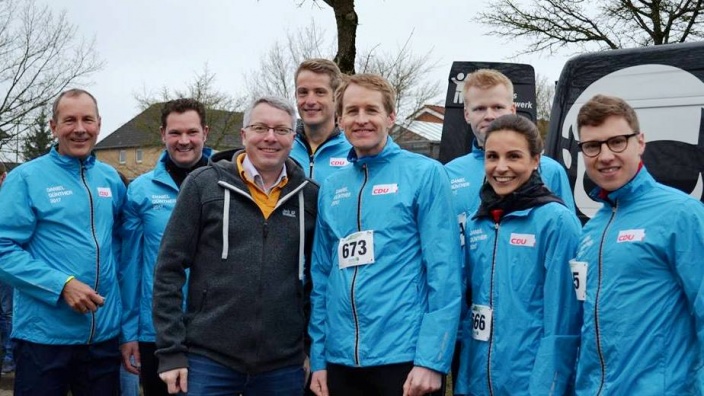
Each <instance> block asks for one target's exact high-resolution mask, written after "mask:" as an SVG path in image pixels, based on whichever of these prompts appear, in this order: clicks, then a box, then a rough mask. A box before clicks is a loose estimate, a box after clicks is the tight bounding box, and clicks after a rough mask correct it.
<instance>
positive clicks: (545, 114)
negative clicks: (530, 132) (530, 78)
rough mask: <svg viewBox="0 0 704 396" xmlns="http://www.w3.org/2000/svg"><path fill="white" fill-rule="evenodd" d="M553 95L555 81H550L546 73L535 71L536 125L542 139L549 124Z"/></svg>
mask: <svg viewBox="0 0 704 396" xmlns="http://www.w3.org/2000/svg"><path fill="white" fill-rule="evenodd" d="M554 97H555V83H554V82H552V81H550V80H549V79H548V77H547V76H546V75H543V74H540V73H537V75H536V79H535V100H536V102H537V103H536V110H537V112H538V120H537V123H536V124H537V125H538V129H539V130H540V135H541V136H542V137H543V139H544V138H545V137H546V136H547V133H548V126H549V124H550V112H551V111H552V101H553V98H554Z"/></svg>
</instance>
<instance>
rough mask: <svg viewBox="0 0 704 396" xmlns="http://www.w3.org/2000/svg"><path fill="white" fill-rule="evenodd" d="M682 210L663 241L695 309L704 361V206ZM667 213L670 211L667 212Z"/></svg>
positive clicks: (690, 203)
mask: <svg viewBox="0 0 704 396" xmlns="http://www.w3.org/2000/svg"><path fill="white" fill-rule="evenodd" d="M676 205H678V208H677V209H678V210H676V211H675V213H674V214H673V217H672V221H673V222H674V225H673V226H672V228H671V230H672V234H671V235H670V238H669V240H666V241H660V243H662V244H664V246H665V247H664V248H665V249H668V258H669V259H670V262H671V264H672V265H673V267H674V271H675V273H676V276H677V279H678V280H679V283H680V284H681V285H682V291H683V292H684V294H685V296H686V298H687V301H688V302H689V304H690V307H691V310H692V316H693V318H694V325H695V328H696V332H697V340H698V341H699V345H698V347H699V359H700V360H702V359H704V262H703V261H702V252H704V204H702V203H701V202H699V201H694V200H687V201H686V203H684V204H683V203H680V202H677V203H676ZM664 210H667V209H664ZM695 375H696V380H695V384H696V385H697V387H698V388H697V389H704V367H701V365H700V368H699V369H698V370H697V372H696V374H695Z"/></svg>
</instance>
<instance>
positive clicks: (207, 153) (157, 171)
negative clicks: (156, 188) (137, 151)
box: [154, 147, 213, 190]
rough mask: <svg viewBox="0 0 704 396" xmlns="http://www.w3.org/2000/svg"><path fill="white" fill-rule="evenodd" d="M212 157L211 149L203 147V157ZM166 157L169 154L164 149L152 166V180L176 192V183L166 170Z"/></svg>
mask: <svg viewBox="0 0 704 396" xmlns="http://www.w3.org/2000/svg"><path fill="white" fill-rule="evenodd" d="M212 155H213V149H211V148H210V147H203V157H205V158H208V159H210V157H211V156H212ZM168 157H169V152H168V151H166V149H164V151H162V152H161V155H160V156H159V159H158V160H157V161H156V165H155V166H154V180H156V181H158V182H160V183H163V184H166V185H168V186H170V187H173V188H175V189H176V190H178V187H177V186H176V182H174V179H173V178H172V177H171V175H169V172H168V171H167V170H166V160H167V158H168ZM208 162H210V161H208Z"/></svg>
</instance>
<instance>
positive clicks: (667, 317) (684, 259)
mask: <svg viewBox="0 0 704 396" xmlns="http://www.w3.org/2000/svg"><path fill="white" fill-rule="evenodd" d="M577 129H578V132H579V137H580V141H581V143H579V147H580V149H581V151H582V155H583V159H584V164H585V167H586V171H587V175H588V176H589V178H590V179H591V180H592V181H594V183H596V185H597V188H595V189H594V190H593V191H592V192H591V193H590V196H591V197H592V199H594V200H595V201H598V202H601V203H603V207H602V208H601V209H600V210H599V211H598V212H597V213H596V215H595V216H594V217H593V218H592V219H591V220H589V221H588V222H587V224H586V225H585V226H584V230H583V233H582V238H581V241H580V245H579V247H578V250H577V254H576V258H575V259H574V260H571V261H570V265H571V267H572V271H573V274H574V276H575V286H576V288H577V297H578V298H579V299H581V300H584V325H583V327H582V343H581V348H580V356H579V360H578V364H577V381H576V391H577V394H578V395H602V394H613V395H625V394H629V395H646V394H647V395H665V394H668V395H685V394H687V395H689V394H701V393H702V392H703V391H704V369H702V357H703V356H704V354H703V353H702V347H703V346H704V300H703V298H704V296H703V295H702V291H703V289H702V286H703V283H702V280H703V279H704V261H702V252H704V205H702V203H701V202H699V201H697V200H695V199H694V198H692V197H690V196H688V195H686V194H684V193H683V192H681V191H678V190H675V189H673V188H670V187H666V186H664V185H662V184H660V183H657V182H656V181H655V180H654V179H653V177H652V176H651V175H650V173H648V170H647V169H646V167H645V166H644V165H643V162H642V161H641V156H642V154H643V152H644V150H645V137H644V134H643V133H642V132H641V131H640V127H639V124H638V118H637V116H636V113H635V111H634V110H633V108H632V107H631V106H629V105H628V103H626V102H625V101H624V100H623V99H620V98H617V97H612V96H605V95H597V96H594V97H593V98H592V99H590V100H589V101H588V102H587V103H585V104H584V106H582V108H581V109H580V110H579V114H578V116H577Z"/></svg>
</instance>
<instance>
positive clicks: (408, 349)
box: [309, 74, 461, 395]
mask: <svg viewBox="0 0 704 396" xmlns="http://www.w3.org/2000/svg"><path fill="white" fill-rule="evenodd" d="M394 96H395V93H394V90H393V88H392V87H391V86H390V84H389V83H388V82H387V81H386V80H385V79H383V78H382V77H380V76H377V75H370V74H358V75H354V76H351V77H349V79H348V80H346V81H344V82H343V83H342V85H341V87H340V88H339V89H338V91H337V93H336V106H337V115H338V117H339V119H340V126H341V127H342V128H343V130H344V131H345V134H346V135H347V138H348V140H349V141H350V143H351V144H352V146H353V147H354V150H353V151H351V152H350V154H349V156H348V159H349V161H350V162H351V163H352V165H351V166H349V167H346V168H344V169H341V170H339V171H338V172H337V173H336V174H335V176H334V177H330V178H328V179H327V180H326V181H325V183H323V185H322V187H321V190H320V197H319V201H318V202H319V203H318V211H319V213H318V223H317V227H316V233H315V242H314V247H313V262H312V265H311V271H312V277H313V293H312V296H311V302H312V308H313V310H312V314H311V320H310V326H309V333H310V336H311V338H312V341H313V344H312V347H311V356H310V359H311V370H312V371H313V378H312V384H311V390H312V391H313V392H314V393H316V394H317V395H328V394H331V395H367V394H383V395H389V394H399V395H400V394H405V395H424V394H428V393H430V392H434V391H437V390H439V389H440V387H441V383H442V374H445V373H447V371H448V370H449V368H450V360H451V358H452V349H453V346H454V345H455V336H456V333H457V325H458V322H459V314H460V294H461V292H460V288H461V285H460V277H461V276H460V248H459V243H458V240H457V233H458V230H457V222H456V221H455V215H454V213H453V211H452V202H451V191H450V185H449V180H448V179H447V175H446V174H445V171H444V170H443V168H442V165H441V164H440V163H438V162H436V161H435V160H432V159H430V158H427V157H424V156H421V155H418V154H414V153H410V152H408V151H405V150H402V149H401V148H400V147H399V146H398V145H397V144H396V143H394V141H393V140H392V139H391V138H390V137H389V129H390V128H391V127H392V126H393V124H394V121H395V119H396V114H395V110H394V103H395V100H394Z"/></svg>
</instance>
